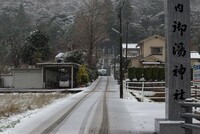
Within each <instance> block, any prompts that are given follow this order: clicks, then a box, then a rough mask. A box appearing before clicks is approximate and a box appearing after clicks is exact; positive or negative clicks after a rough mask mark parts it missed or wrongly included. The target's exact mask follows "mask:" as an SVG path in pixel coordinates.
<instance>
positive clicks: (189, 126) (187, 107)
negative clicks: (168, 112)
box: [180, 101, 200, 134]
mask: <svg viewBox="0 0 200 134" xmlns="http://www.w3.org/2000/svg"><path fill="white" fill-rule="evenodd" d="M180 106H181V108H183V109H184V110H183V111H184V112H182V113H180V116H181V117H182V118H184V119H185V123H182V124H181V127H183V128H184V129H185V134H192V131H193V130H195V129H197V130H200V125H199V124H196V123H193V119H196V120H200V114H199V113H195V112H193V110H192V109H196V108H199V107H200V102H199V101H198V102H197V101H195V102H187V101H185V102H180Z"/></svg>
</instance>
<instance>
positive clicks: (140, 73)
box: [128, 67, 165, 81]
mask: <svg viewBox="0 0 200 134" xmlns="http://www.w3.org/2000/svg"><path fill="white" fill-rule="evenodd" d="M128 78H129V79H130V80H133V79H135V78H136V79H137V80H140V79H141V78H144V79H145V80H146V81H155V80H157V81H164V80H165V68H136V67H132V68H129V69H128Z"/></svg>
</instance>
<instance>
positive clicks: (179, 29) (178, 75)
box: [165, 0, 191, 121]
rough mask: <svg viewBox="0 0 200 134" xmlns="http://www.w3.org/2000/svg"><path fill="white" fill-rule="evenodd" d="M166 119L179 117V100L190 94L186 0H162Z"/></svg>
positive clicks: (188, 33)
mask: <svg viewBox="0 0 200 134" xmlns="http://www.w3.org/2000/svg"><path fill="white" fill-rule="evenodd" d="M165 26H166V27H165V28H166V33H165V38H166V54H167V56H166V119H168V120H171V121H178V120H181V119H180V116H179V112H180V109H181V108H180V106H179V102H180V101H184V100H185V99H187V98H190V96H191V89H190V73H191V72H190V50H189V43H190V1H189V0H165Z"/></svg>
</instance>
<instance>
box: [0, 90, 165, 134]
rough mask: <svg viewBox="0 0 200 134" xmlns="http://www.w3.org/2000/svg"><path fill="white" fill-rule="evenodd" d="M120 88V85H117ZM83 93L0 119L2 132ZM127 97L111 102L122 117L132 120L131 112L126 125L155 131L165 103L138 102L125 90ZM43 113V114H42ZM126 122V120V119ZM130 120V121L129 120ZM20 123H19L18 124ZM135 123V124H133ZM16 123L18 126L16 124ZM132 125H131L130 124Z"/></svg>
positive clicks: (162, 114)
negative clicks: (155, 120) (122, 107)
mask: <svg viewBox="0 0 200 134" xmlns="http://www.w3.org/2000/svg"><path fill="white" fill-rule="evenodd" d="M117 88H118V87H117ZM80 90H87V88H82V89H81V88H80ZM79 94H81V93H77V94H75V95H72V96H69V97H66V98H62V99H58V100H56V101H55V102H54V103H52V104H50V105H48V106H46V107H44V108H41V109H35V110H31V111H27V112H25V113H22V114H18V115H13V116H11V117H9V118H7V119H1V120H0V130H1V131H4V132H2V134H11V133H12V132H13V131H15V129H17V128H18V129H19V127H23V124H25V123H26V122H27V120H29V121H30V122H31V120H32V121H33V122H34V117H35V116H41V118H42V117H43V116H44V114H46V113H50V112H49V111H53V109H55V108H58V107H62V106H63V105H64V104H66V103H68V102H69V101H70V98H71V99H72V98H73V96H77V95H79ZM124 96H125V99H117V100H115V101H113V102H112V101H111V102H110V104H113V108H116V112H118V113H117V114H121V115H120V118H121V119H123V120H124V119H126V120H130V119H128V118H127V116H126V114H129V117H131V118H132V119H131V124H130V123H129V124H124V125H125V127H131V126H132V127H133V129H134V130H135V131H138V132H139V131H140V130H143V131H145V132H153V131H154V119H155V118H164V110H165V108H164V103H153V102H148V101H147V102H137V100H136V99H135V98H134V97H133V96H132V95H131V94H130V93H128V92H124ZM116 102H117V103H118V104H121V105H123V106H124V109H120V110H119V108H118V107H117V106H116ZM42 113H43V114H42ZM125 122H126V121H125ZM128 122H130V121H128ZM16 124H17V125H16ZM18 124H19V125H18ZM133 124H134V125H133ZM15 125H16V126H15ZM130 125H131V126H130Z"/></svg>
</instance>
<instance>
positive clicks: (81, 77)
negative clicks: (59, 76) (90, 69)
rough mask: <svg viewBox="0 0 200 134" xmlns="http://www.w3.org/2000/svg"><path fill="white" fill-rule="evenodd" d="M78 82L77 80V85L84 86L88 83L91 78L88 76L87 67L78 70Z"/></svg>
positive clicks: (82, 66) (83, 66)
mask: <svg viewBox="0 0 200 134" xmlns="http://www.w3.org/2000/svg"><path fill="white" fill-rule="evenodd" d="M76 80H77V84H78V85H84V84H87V83H88V81H89V76H88V73H87V70H86V67H85V65H81V66H80V67H79V68H78V72H77V79H76Z"/></svg>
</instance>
